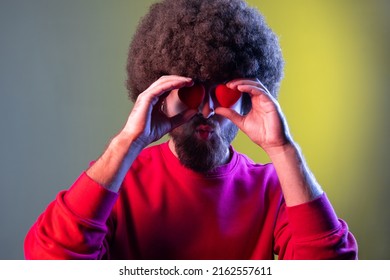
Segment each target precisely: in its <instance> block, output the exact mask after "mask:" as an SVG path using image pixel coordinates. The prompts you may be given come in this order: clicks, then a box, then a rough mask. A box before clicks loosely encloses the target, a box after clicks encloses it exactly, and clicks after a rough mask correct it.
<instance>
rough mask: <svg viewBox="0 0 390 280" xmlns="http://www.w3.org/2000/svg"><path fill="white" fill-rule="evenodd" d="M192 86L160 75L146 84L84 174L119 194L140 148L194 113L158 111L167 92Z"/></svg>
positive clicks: (182, 80) (187, 80)
mask: <svg viewBox="0 0 390 280" xmlns="http://www.w3.org/2000/svg"><path fill="white" fill-rule="evenodd" d="M192 84H193V81H192V79H190V78H185V77H180V76H173V75H171V76H163V77H161V78H160V79H158V80H157V81H155V82H154V83H153V84H152V85H150V86H149V87H148V88H147V89H146V90H145V91H144V92H142V93H141V94H140V95H139V96H138V98H137V100H136V102H135V104H134V107H133V109H132V111H131V113H130V115H129V117H128V119H127V122H126V124H125V126H124V127H123V129H122V130H121V131H120V132H119V134H117V135H116V136H115V137H114V138H113V139H112V141H111V142H110V144H109V145H108V147H107V149H106V150H105V152H104V153H103V154H102V155H101V156H100V157H99V159H98V160H97V161H96V162H95V163H94V164H93V165H92V166H91V167H90V168H89V169H88V170H87V171H86V173H87V175H88V176H89V177H90V178H91V179H93V180H94V181H95V182H97V183H99V184H100V185H102V186H103V187H105V188H107V189H109V190H111V191H114V192H117V191H119V188H120V186H121V184H122V181H123V179H124V177H125V175H126V173H127V171H128V170H129V168H130V166H131V165H132V163H133V161H134V160H135V158H136V157H137V156H138V154H139V153H140V152H141V151H142V149H143V148H145V147H146V146H148V145H149V144H151V143H152V142H154V141H157V140H158V139H160V138H161V137H163V136H164V135H165V134H167V133H168V132H170V131H171V130H172V129H174V128H175V127H177V126H179V125H181V124H183V123H184V122H186V121H188V120H189V119H191V118H192V117H193V116H194V115H195V114H196V113H197V112H196V110H189V109H187V110H184V111H183V112H180V113H178V114H176V115H174V116H167V115H166V114H164V112H162V110H161V107H162V102H164V100H165V97H166V95H168V94H169V92H171V91H172V90H175V89H179V88H182V87H185V86H191V85H192Z"/></svg>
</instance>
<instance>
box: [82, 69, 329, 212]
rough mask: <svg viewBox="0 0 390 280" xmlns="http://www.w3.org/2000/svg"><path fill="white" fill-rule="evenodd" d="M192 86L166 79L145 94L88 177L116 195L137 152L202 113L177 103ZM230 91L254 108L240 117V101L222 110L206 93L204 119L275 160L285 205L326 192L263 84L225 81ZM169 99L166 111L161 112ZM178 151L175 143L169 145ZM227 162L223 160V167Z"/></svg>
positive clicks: (186, 80) (202, 109) (181, 80)
mask: <svg viewBox="0 0 390 280" xmlns="http://www.w3.org/2000/svg"><path fill="white" fill-rule="evenodd" d="M191 85H193V81H192V80H191V79H190V78H186V77H180V76H174V75H171V76H163V77H161V78H160V79H158V80H157V81H156V82H154V83H153V84H152V85H150V87H149V88H148V89H146V90H145V91H144V92H143V93H141V94H140V95H139V96H138V98H137V100H136V102H135V104H134V107H133V110H132V111H131V112H130V115H129V117H128V120H127V122H126V124H125V125H124V127H123V128H122V130H121V131H120V132H119V133H118V134H117V135H116V136H115V137H114V138H113V139H112V140H111V142H110V143H109V145H108V147H107V149H106V150H105V151H104V153H103V154H102V155H101V156H100V158H99V159H98V160H97V161H96V162H95V164H94V165H92V166H91V167H90V168H89V169H88V170H87V171H86V173H87V175H88V176H89V177H90V178H91V179H93V180H94V181H96V182H98V183H99V184H101V185H102V186H103V187H105V188H107V189H109V190H111V191H114V192H118V191H119V189H120V186H121V183H122V181H123V179H124V177H125V175H126V173H127V171H128V169H129V168H130V166H131V165H132V163H133V161H134V160H135V158H136V157H137V156H138V154H139V153H140V152H141V151H142V149H144V148H145V147H146V146H148V145H149V144H151V143H153V142H154V141H156V140H158V139H160V138H161V137H162V136H164V135H165V134H167V133H168V132H170V131H171V130H173V129H174V128H176V127H178V126H179V125H181V124H183V123H185V122H187V121H188V120H190V119H191V118H192V117H193V116H194V115H195V114H197V113H198V112H197V111H196V110H190V109H184V110H183V107H182V106H181V105H177V103H176V105H175V101H174V100H175V98H177V96H176V97H175V95H177V90H178V89H179V88H181V87H184V86H191ZM227 86H228V87H229V88H231V89H237V90H239V91H241V92H247V93H248V94H249V95H250V97H251V101H252V109H251V111H250V112H249V113H248V114H246V115H244V116H243V115H241V114H240V113H239V112H240V107H241V101H240V102H237V104H235V105H234V106H233V107H232V108H222V107H219V106H218V103H217V102H215V101H214V100H213V98H210V96H211V95H210V94H206V98H205V101H204V102H203V103H202V104H201V106H200V108H199V112H200V113H201V114H203V116H204V117H205V118H208V117H210V116H212V115H214V114H217V115H218V116H219V118H218V122H219V123H220V124H223V123H224V122H226V121H229V120H230V121H231V122H233V123H234V124H236V125H237V126H238V128H239V129H240V130H241V131H242V132H244V133H245V134H246V135H247V136H248V137H249V138H250V139H251V140H252V141H253V142H254V143H255V144H256V145H258V146H259V148H261V149H263V150H264V151H265V152H266V153H267V154H268V156H269V158H270V159H271V161H272V163H273V164H274V166H275V169H276V172H277V174H278V177H279V180H280V183H281V187H282V191H283V195H284V198H285V201H286V205H287V206H294V205H299V204H302V203H306V202H309V201H311V200H313V199H315V198H317V197H318V196H320V195H321V194H322V190H321V187H320V186H319V184H318V183H317V182H316V180H315V178H314V176H313V175H312V174H311V172H310V170H309V168H308V167H307V165H306V163H305V161H304V158H303V156H302V153H301V152H300V149H299V147H298V145H297V144H296V143H295V142H294V141H293V139H292V137H291V135H290V132H289V129H288V126H287V122H286V119H285V117H284V115H283V113H282V110H281V108H280V105H279V103H278V102H277V100H275V99H274V98H273V97H272V96H271V94H270V93H269V92H268V90H267V89H266V88H265V86H264V85H263V84H262V83H261V82H260V81H258V80H255V79H236V80H232V81H230V82H228V83H227ZM165 99H166V102H167V112H165V113H164V112H162V111H161V105H162V101H163V100H165ZM169 147H170V149H171V150H172V152H173V153H174V154H175V155H176V152H175V143H174V142H173V141H172V139H171V140H170V141H169ZM228 159H229V156H228V151H227V156H226V157H224V158H222V159H221V163H220V164H221V165H222V164H225V163H226V162H227V161H228Z"/></svg>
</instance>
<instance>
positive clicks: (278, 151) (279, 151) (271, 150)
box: [264, 141, 297, 159]
mask: <svg viewBox="0 0 390 280" xmlns="http://www.w3.org/2000/svg"><path fill="white" fill-rule="evenodd" d="M264 151H265V152H266V154H267V155H268V156H269V157H270V159H272V158H274V157H278V156H281V155H284V154H286V153H291V152H292V151H297V146H296V145H295V143H294V142H292V141H288V142H286V143H284V144H283V145H279V146H273V147H267V148H264Z"/></svg>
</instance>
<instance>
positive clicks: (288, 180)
mask: <svg viewBox="0 0 390 280" xmlns="http://www.w3.org/2000/svg"><path fill="white" fill-rule="evenodd" d="M267 153H268V155H269V157H270V159H271V161H272V163H273V164H274V166H275V169H276V173H277V174H278V177H279V181H280V184H281V187H282V191H283V195H284V199H285V201H286V205H287V206H295V205H298V204H302V203H306V202H309V201H311V200H313V199H315V198H317V197H319V196H320V195H321V194H322V193H323V191H322V189H321V186H320V185H319V184H318V182H317V181H316V179H315V177H314V175H313V174H312V173H311V171H310V170H309V168H308V166H307V164H306V162H305V160H304V158H303V155H302V153H301V151H300V149H299V147H298V145H297V144H295V143H294V142H292V141H291V142H290V143H289V144H286V145H284V146H282V147H278V148H274V149H272V150H269V151H267Z"/></svg>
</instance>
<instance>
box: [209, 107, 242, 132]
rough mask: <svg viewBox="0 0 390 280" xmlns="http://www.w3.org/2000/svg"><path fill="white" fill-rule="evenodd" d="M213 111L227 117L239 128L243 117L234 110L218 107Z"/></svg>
mask: <svg viewBox="0 0 390 280" xmlns="http://www.w3.org/2000/svg"><path fill="white" fill-rule="evenodd" d="M214 112H215V113H216V114H218V115H220V116H222V117H225V118H228V119H229V120H231V121H232V123H234V124H235V125H236V126H238V128H240V129H241V126H242V123H243V120H244V117H243V116H242V115H240V114H239V113H237V112H236V111H234V110H232V109H230V108H224V107H218V108H215V111H214Z"/></svg>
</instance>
